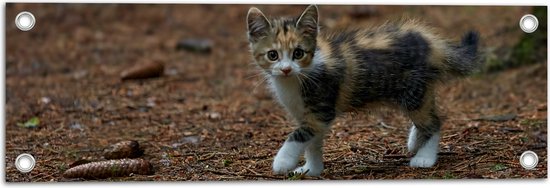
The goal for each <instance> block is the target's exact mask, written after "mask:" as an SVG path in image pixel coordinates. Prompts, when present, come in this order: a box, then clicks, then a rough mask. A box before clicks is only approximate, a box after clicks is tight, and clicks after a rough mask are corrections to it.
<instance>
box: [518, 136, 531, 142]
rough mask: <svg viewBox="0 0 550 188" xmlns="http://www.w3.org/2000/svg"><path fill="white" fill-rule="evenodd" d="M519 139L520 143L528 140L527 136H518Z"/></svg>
mask: <svg viewBox="0 0 550 188" xmlns="http://www.w3.org/2000/svg"><path fill="white" fill-rule="evenodd" d="M519 140H520V141H521V143H526V142H527V141H529V138H527V137H524V136H522V137H520V138H519Z"/></svg>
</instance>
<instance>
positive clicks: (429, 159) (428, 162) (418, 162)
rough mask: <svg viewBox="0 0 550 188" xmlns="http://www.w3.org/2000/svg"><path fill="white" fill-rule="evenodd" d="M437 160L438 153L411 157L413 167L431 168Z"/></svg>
mask: <svg viewBox="0 0 550 188" xmlns="http://www.w3.org/2000/svg"><path fill="white" fill-rule="evenodd" d="M436 161H437V155H418V154H417V155H416V156H414V157H413V158H412V159H411V162H410V163H409V165H410V166H411V167H420V168H430V167H432V166H433V165H434V164H435V162H436Z"/></svg>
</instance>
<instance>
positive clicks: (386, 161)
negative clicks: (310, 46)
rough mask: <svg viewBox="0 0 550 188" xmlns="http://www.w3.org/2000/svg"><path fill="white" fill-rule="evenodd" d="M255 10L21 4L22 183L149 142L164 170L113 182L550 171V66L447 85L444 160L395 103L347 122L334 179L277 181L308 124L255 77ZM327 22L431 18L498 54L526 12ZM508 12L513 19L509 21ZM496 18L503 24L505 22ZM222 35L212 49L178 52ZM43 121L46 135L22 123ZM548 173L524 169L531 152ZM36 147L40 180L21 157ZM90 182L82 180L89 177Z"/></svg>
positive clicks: (15, 60)
mask: <svg viewBox="0 0 550 188" xmlns="http://www.w3.org/2000/svg"><path fill="white" fill-rule="evenodd" d="M249 7H250V6H249V5H176V6H166V5H101V4H94V5H87V6H83V5H64V4H8V5H7V7H6V12H7V14H6V15H7V16H6V19H7V22H6V23H8V24H7V25H6V29H7V31H6V40H7V41H6V42H7V44H6V58H7V59H6V114H5V120H6V125H5V131H6V137H5V151H6V156H5V160H6V164H5V166H6V169H5V170H6V180H7V181H8V182H20V181H74V179H66V178H63V176H62V175H63V173H64V171H65V170H67V169H68V168H69V165H70V164H71V163H73V162H75V161H78V160H80V159H82V158H89V159H97V160H99V159H100V157H101V155H102V151H103V149H104V148H106V147H108V146H109V145H111V144H114V143H117V142H119V141H124V140H136V141H138V142H139V143H140V145H141V146H142V147H143V148H144V149H145V154H144V156H143V157H142V158H144V159H146V160H148V161H150V162H151V164H152V165H153V167H154V169H155V171H154V174H152V175H138V174H132V175H131V176H129V177H116V178H108V179H105V180H107V181H129V180H132V181H135V180H138V181H140V180H146V181H150V180H155V181H157V180H158V181H185V180H258V179H267V180H271V179H462V178H498V179H504V178H547V164H548V161H547V160H548V158H547V62H546V58H544V59H541V60H540V62H538V63H536V64H531V65H525V66H520V67H516V68H511V69H506V70H503V71H499V72H493V73H485V74H479V75H475V76H472V77H469V78H467V79H463V80H452V81H450V82H448V83H447V84H445V85H444V86H442V87H441V88H439V89H438V92H439V97H438V103H439V108H440V111H441V112H442V114H443V116H444V120H445V121H444V124H443V129H442V139H441V144H440V157H439V161H438V162H437V164H436V165H435V166H434V167H433V168H427V169H419V168H411V167H409V166H408V161H409V159H410V156H411V154H409V153H407V149H406V137H407V133H408V128H409V121H408V120H407V119H406V118H404V117H403V116H402V114H400V113H398V112H395V111H392V110H390V109H383V110H381V111H380V112H376V113H358V114H353V115H352V114H349V115H345V116H342V117H340V118H338V119H337V120H336V122H335V123H334V125H333V128H332V132H330V134H328V135H327V139H326V142H325V145H324V150H325V155H324V160H325V171H324V172H323V174H322V175H321V177H316V178H310V177H295V176H287V175H274V174H272V172H271V163H272V162H273V157H274V155H275V153H276V152H277V149H278V148H279V147H280V146H281V145H282V143H283V142H284V140H285V138H286V135H287V134H289V133H290V132H291V131H292V130H293V126H292V124H291V121H290V119H289V118H288V117H287V116H286V113H285V112H284V111H283V110H282V109H281V107H280V106H278V104H277V103H275V102H274V99H273V98H272V97H271V96H270V93H269V92H267V91H266V87H265V83H261V82H260V80H261V78H260V77H258V76H255V75H257V74H258V72H257V69H256V68H255V66H254V65H253V64H252V63H251V62H252V61H251V57H250V54H249V52H248V43H247V40H246V36H245V31H246V25H245V22H244V21H245V16H246V12H247V10H248V8H249ZM259 7H260V8H261V9H262V10H264V12H265V13H267V15H299V14H300V13H301V10H302V9H303V8H304V7H303V6H267V5H263V6H259ZM22 10H27V11H30V12H32V13H34V16H35V17H36V18H37V24H36V26H35V27H34V28H33V30H31V31H29V32H21V31H18V30H17V29H16V28H15V26H14V24H12V22H11V20H14V18H15V15H16V14H17V13H18V12H20V11H22ZM320 11H321V20H322V24H323V25H326V27H327V28H331V27H337V26H339V25H344V26H345V25H349V24H373V25H376V24H380V23H383V22H385V21H386V20H388V19H396V18H401V17H402V16H403V15H407V16H410V17H418V18H422V19H423V20H425V21H427V22H428V23H430V24H431V25H432V26H434V27H435V28H438V29H440V31H442V32H441V33H442V35H443V36H446V37H448V38H450V39H452V40H458V39H459V37H460V36H461V35H462V33H464V32H465V31H467V30H469V29H473V28H475V29H477V30H479V31H480V33H481V36H482V49H483V51H484V53H485V54H486V55H493V56H495V57H496V58H501V57H502V58H504V57H505V55H502V54H499V53H501V52H503V53H504V54H505V52H506V51H509V49H511V48H512V46H513V45H514V44H515V43H517V42H518V40H519V38H520V36H521V35H522V33H521V31H520V30H519V29H517V19H519V18H520V17H521V15H523V14H525V13H529V11H530V10H529V9H527V8H525V7H523V8H522V7H519V8H518V7H461V8H456V7H437V6H422V7H406V6H391V7H389V6H382V7H375V8H374V9H370V8H364V9H362V8H356V7H353V6H337V7H331V6H321V7H320ZM495 15H498V16H495ZM489 26H490V27H489ZM189 38H194V39H208V40H210V41H212V47H211V52H206V53H197V52H192V51H185V50H181V49H178V48H176V46H177V45H178V41H180V40H182V39H189ZM151 61H158V62H163V63H164V65H165V68H164V74H163V75H162V76H160V77H157V78H151V79H144V80H127V81H121V78H120V74H121V72H122V71H124V70H127V69H129V68H131V67H134V66H139V65H140V64H143V63H148V62H151ZM33 117H36V118H38V119H39V121H40V123H39V124H38V125H37V126H36V127H35V128H28V127H22V126H18V125H20V124H18V123H24V122H26V121H28V120H29V119H31V118H33ZM526 150H532V151H534V152H536V153H537V155H538V156H539V164H538V166H536V169H535V170H525V169H523V168H522V167H521V166H520V165H519V162H518V160H519V156H520V155H521V153H522V152H523V151H526ZM21 153H30V154H32V155H34V157H35V158H36V160H37V164H36V167H35V168H34V170H33V171H32V172H30V173H27V174H23V173H19V172H18V171H17V169H16V168H15V166H14V164H13V162H14V160H15V158H16V157H17V155H19V154H21ZM77 180H80V179H77Z"/></svg>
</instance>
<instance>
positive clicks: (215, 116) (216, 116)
mask: <svg viewBox="0 0 550 188" xmlns="http://www.w3.org/2000/svg"><path fill="white" fill-rule="evenodd" d="M221 117H222V115H221V114H220V113H218V112H211V113H208V118H210V119H220V118H221Z"/></svg>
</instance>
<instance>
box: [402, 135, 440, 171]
mask: <svg viewBox="0 0 550 188" xmlns="http://www.w3.org/2000/svg"><path fill="white" fill-rule="evenodd" d="M438 150H439V132H437V133H434V134H433V135H432V137H431V138H430V139H429V140H428V141H427V142H426V143H425V144H424V146H422V147H421V148H420V149H419V150H418V152H416V155H415V156H414V157H413V158H412V159H411V162H410V163H409V165H410V166H412V167H420V168H429V167H432V166H433V165H434V164H435V162H436V161H437V151H438Z"/></svg>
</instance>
